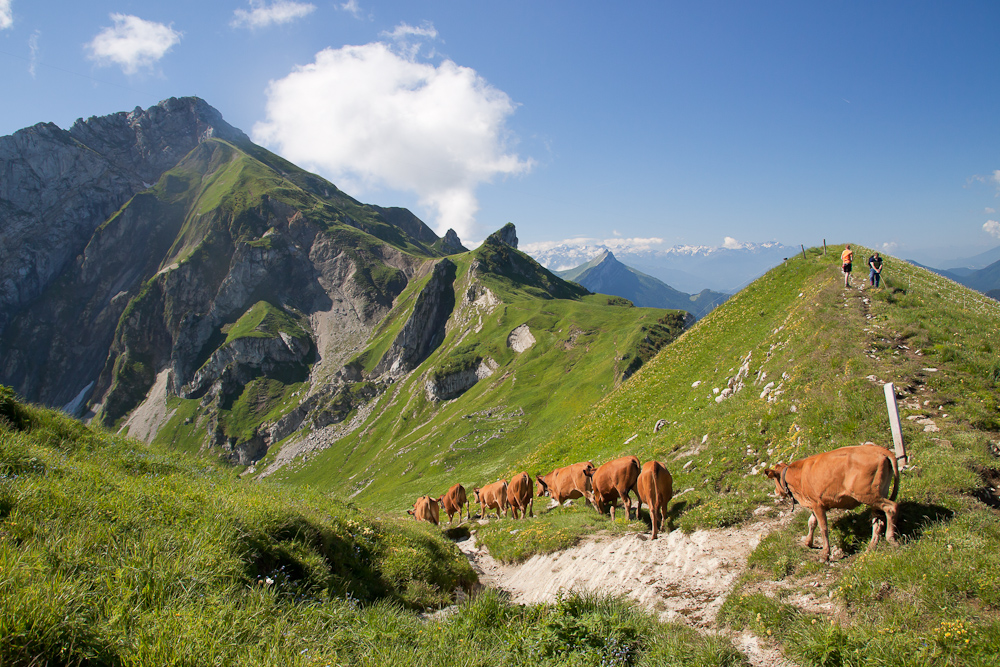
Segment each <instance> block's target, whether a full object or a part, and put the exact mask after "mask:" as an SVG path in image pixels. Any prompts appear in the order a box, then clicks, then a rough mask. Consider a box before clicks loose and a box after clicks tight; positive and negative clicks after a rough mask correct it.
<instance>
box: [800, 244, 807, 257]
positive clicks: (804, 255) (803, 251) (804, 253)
mask: <svg viewBox="0 0 1000 667" xmlns="http://www.w3.org/2000/svg"><path fill="white" fill-rule="evenodd" d="M799 247H800V248H802V259H805V258H806V247H805V246H804V245H802V244H801V243H800V244H799Z"/></svg>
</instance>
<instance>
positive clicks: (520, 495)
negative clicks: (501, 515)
mask: <svg viewBox="0 0 1000 667" xmlns="http://www.w3.org/2000/svg"><path fill="white" fill-rule="evenodd" d="M507 505H508V507H510V509H511V513H512V514H513V515H514V518H515V519H516V518H517V513H518V512H519V511H520V513H521V518H522V519H523V518H525V516H532V517H534V516H535V497H534V495H532V493H531V475H529V474H528V473H526V472H519V473H517V474H516V475H514V476H513V477H511V479H510V484H508V485H507Z"/></svg>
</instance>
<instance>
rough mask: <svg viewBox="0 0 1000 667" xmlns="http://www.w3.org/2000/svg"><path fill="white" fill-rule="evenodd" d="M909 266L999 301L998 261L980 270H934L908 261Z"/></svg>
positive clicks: (999, 276)
mask: <svg viewBox="0 0 1000 667" xmlns="http://www.w3.org/2000/svg"><path fill="white" fill-rule="evenodd" d="M992 254H996V253H984V254H983V255H980V257H983V256H992ZM908 261H909V262H910V263H911V264H914V265H915V266H919V267H921V268H924V269H927V270H929V271H933V272H934V273H937V274H939V275H942V276H944V277H946V278H951V279H952V280H954V281H955V282H957V283H960V284H962V285H965V286H966V287H971V288H972V289H974V290H976V291H977V292H982V293H983V294H985V295H986V296H988V297H991V298H993V299H997V300H1000V260H997V261H995V262H993V263H992V264H989V265H988V266H985V267H983V268H981V269H974V268H970V267H968V266H965V267H957V268H951V269H936V268H934V267H932V266H924V265H923V264H920V263H918V262H915V261H913V260H908Z"/></svg>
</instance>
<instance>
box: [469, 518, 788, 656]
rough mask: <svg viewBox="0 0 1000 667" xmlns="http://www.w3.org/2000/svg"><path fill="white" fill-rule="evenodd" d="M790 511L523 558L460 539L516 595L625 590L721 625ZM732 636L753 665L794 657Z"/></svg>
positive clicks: (596, 541) (666, 614)
mask: <svg viewBox="0 0 1000 667" xmlns="http://www.w3.org/2000/svg"><path fill="white" fill-rule="evenodd" d="M790 519H791V515H790V513H787V512H784V513H782V515H780V516H778V517H775V518H768V519H763V520H761V521H758V522H756V523H753V524H749V525H745V526H738V527H735V528H724V529H713V530H698V531H695V532H694V533H691V534H690V535H686V534H684V533H683V532H682V531H680V530H675V531H673V532H671V533H668V534H665V535H664V534H661V535H660V537H659V538H658V539H656V540H651V539H649V534H648V533H639V534H628V535H621V536H613V535H610V534H607V533H603V534H597V535H594V536H593V537H590V538H588V539H586V540H585V541H584V542H582V543H581V544H578V545H577V546H575V547H572V548H570V549H567V550H565V551H561V552H558V553H554V554H548V555H544V556H533V557H532V558H530V559H529V560H527V561H525V562H524V563H521V564H518V565H505V564H503V563H500V562H498V561H497V560H495V559H494V558H493V557H492V556H490V554H489V552H488V551H487V550H486V549H485V548H484V547H481V546H479V545H477V544H476V539H475V535H473V536H472V537H470V538H468V539H466V540H464V541H462V542H459V543H458V546H459V548H460V549H461V550H462V551H463V552H464V553H465V554H466V556H467V557H468V558H469V561H470V562H471V563H472V566H473V568H474V569H475V570H476V572H477V573H478V574H479V580H480V582H481V583H482V584H483V585H484V586H487V587H491V588H498V589H501V590H504V591H506V592H507V593H509V594H510V596H511V599H512V600H513V601H514V602H516V603H522V604H531V603H539V602H544V603H551V602H555V600H556V598H557V596H558V595H559V594H560V592H568V591H570V590H586V591H593V592H601V593H611V594H615V595H625V596H628V597H630V598H632V599H633V600H635V601H636V602H637V603H638V604H640V605H641V606H643V607H644V608H646V609H648V610H650V611H653V612H655V613H657V614H658V615H659V616H660V620H662V621H669V622H678V623H685V624H687V625H690V626H693V627H696V628H699V629H701V630H703V631H706V632H715V631H717V630H715V629H714V628H715V618H716V615H717V614H718V612H719V608H720V607H721V606H722V603H723V602H724V601H725V599H726V596H727V595H728V594H729V591H730V590H731V589H732V587H733V584H734V583H735V582H736V579H737V578H738V577H739V575H740V574H741V573H742V572H743V570H744V569H745V568H746V563H747V558H748V556H749V555H750V553H751V552H752V551H753V550H754V549H755V548H756V547H757V545H758V544H759V543H760V541H761V539H763V538H764V536H766V535H767V534H768V533H770V532H771V531H772V530H774V529H776V528H778V527H779V526H783V525H785V524H787V523H788V522H789V521H790ZM512 529H513V525H512ZM731 638H732V639H733V642H734V643H735V645H736V646H737V647H738V648H739V649H740V650H741V651H743V652H744V654H746V655H747V657H748V659H749V660H750V662H751V663H752V664H753V665H757V666H760V667H785V666H788V665H791V664H792V663H790V662H788V661H786V660H785V659H784V658H783V657H782V656H781V653H780V652H779V651H778V650H777V649H774V648H770V647H768V646H766V645H764V644H763V643H762V642H761V641H760V640H759V639H758V638H757V637H755V636H754V635H752V634H750V633H748V632H744V633H741V634H735V633H734V634H732V635H731Z"/></svg>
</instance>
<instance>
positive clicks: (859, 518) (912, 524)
mask: <svg viewBox="0 0 1000 667" xmlns="http://www.w3.org/2000/svg"><path fill="white" fill-rule="evenodd" d="M874 514H875V516H877V517H878V519H879V520H880V521H882V522H884V521H885V515H884V514H883V513H882V512H875V513H874ZM872 515H873V512H872V511H864V512H850V513H847V514H844V515H843V516H841V517H839V518H838V519H836V520H835V521H833V522H831V524H830V533H831V534H830V539H831V540H834V539H836V541H837V542H839V543H840V544H839V546H840V548H841V549H843V550H844V553H845V554H848V555H852V554H855V553H858V552H859V551H864V550H865V549H867V548H868V542H869V541H870V540H871V537H872ZM954 516H955V512H954V510H950V509H948V508H947V507H942V506H941V505H930V504H925V503H914V502H901V503H899V504H898V510H897V513H896V536H897V538H898V539H900V540H915V539H919V538H920V536H921V535H923V533H924V531H925V530H926V529H927V528H928V527H930V526H932V525H934V524H936V523H941V522H943V521H950V520H951V518H952V517H954ZM835 534H836V535H837V538H834V535H835ZM883 535H884V533H883Z"/></svg>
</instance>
